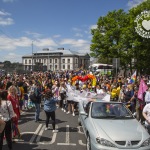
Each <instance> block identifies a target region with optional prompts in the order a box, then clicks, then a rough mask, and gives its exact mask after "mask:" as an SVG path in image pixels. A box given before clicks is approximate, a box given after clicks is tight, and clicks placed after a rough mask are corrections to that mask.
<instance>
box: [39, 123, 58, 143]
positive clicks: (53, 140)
mask: <svg viewBox="0 0 150 150" xmlns="http://www.w3.org/2000/svg"><path fill="white" fill-rule="evenodd" d="M56 129H58V126H57V125H56ZM56 136H57V133H53V136H52V140H51V141H50V142H47V141H45V142H38V144H42V145H49V144H50V145H51V144H53V143H55V141H56Z"/></svg>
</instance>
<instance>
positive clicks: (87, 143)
mask: <svg viewBox="0 0 150 150" xmlns="http://www.w3.org/2000/svg"><path fill="white" fill-rule="evenodd" d="M86 149H87V150H91V139H90V136H89V135H87V140H86Z"/></svg>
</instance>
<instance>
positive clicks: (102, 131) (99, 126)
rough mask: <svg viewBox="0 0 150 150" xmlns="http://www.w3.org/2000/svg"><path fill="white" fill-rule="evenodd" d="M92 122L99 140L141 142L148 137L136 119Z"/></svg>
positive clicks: (95, 120) (94, 120)
mask: <svg viewBox="0 0 150 150" xmlns="http://www.w3.org/2000/svg"><path fill="white" fill-rule="evenodd" d="M92 121H93V125H94V126H95V129H96V130H97V133H98V134H99V135H100V137H101V138H105V139H106V138H110V139H111V140H113V141H123V140H125V141H126V140H131V141H132V140H135V141H136V140H138V141H141V140H142V139H146V138H148V137H149V135H148V133H147V131H146V130H145V129H144V127H143V126H142V125H141V124H140V123H139V122H138V121H137V120H136V119H129V120H116V119H92ZM144 136H145V137H144Z"/></svg>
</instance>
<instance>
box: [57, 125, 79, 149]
mask: <svg viewBox="0 0 150 150" xmlns="http://www.w3.org/2000/svg"><path fill="white" fill-rule="evenodd" d="M57 145H72V146H76V144H75V143H70V137H69V125H66V143H57Z"/></svg>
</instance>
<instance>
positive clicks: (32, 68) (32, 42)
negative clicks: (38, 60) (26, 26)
mask: <svg viewBox="0 0 150 150" xmlns="http://www.w3.org/2000/svg"><path fill="white" fill-rule="evenodd" d="M32 71H33V41H32Z"/></svg>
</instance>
